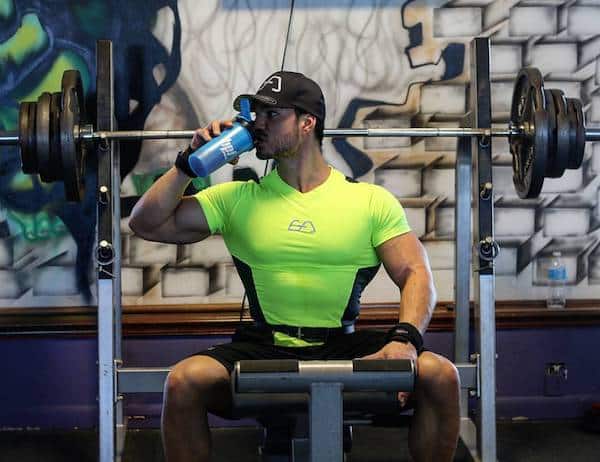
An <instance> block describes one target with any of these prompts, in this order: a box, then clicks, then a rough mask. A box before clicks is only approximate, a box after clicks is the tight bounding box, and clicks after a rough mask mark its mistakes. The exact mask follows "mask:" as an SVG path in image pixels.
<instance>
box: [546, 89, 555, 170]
mask: <svg viewBox="0 0 600 462" xmlns="http://www.w3.org/2000/svg"><path fill="white" fill-rule="evenodd" d="M544 96H545V98H546V113H547V114H548V130H549V136H548V159H546V172H545V173H544V176H546V177H550V176H552V174H553V173H554V172H555V169H556V116H557V112H556V107H555V105H554V98H553V96H552V93H551V92H550V90H544Z"/></svg>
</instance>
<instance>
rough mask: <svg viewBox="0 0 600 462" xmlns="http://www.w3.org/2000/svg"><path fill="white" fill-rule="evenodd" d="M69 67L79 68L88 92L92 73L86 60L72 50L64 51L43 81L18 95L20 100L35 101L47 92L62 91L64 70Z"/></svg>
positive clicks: (84, 89)
mask: <svg viewBox="0 0 600 462" xmlns="http://www.w3.org/2000/svg"><path fill="white" fill-rule="evenodd" d="M68 69H78V70H79V72H80V73H81V80H82V82H83V91H84V92H87V91H89V88H90V75H89V73H88V70H87V66H86V65H85V61H84V60H83V58H81V57H80V56H79V55H77V54H75V53H72V52H70V51H63V52H61V53H60V55H58V57H57V58H56V59H55V60H54V62H53V63H52V67H51V68H50V70H49V71H48V73H47V74H46V75H44V76H43V77H42V79H41V81H40V82H39V83H38V84H37V85H36V86H35V87H34V88H33V89H32V90H31V91H29V92H27V93H26V94H23V95H19V96H18V101H19V102H21V101H34V100H36V99H37V98H38V96H39V95H40V94H41V93H43V92H45V91H49V92H55V91H60V81H61V79H62V75H63V72H64V71H66V70H68Z"/></svg>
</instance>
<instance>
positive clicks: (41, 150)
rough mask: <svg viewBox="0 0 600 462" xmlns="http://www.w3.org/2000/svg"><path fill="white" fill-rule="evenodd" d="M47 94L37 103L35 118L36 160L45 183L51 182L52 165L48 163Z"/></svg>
mask: <svg viewBox="0 0 600 462" xmlns="http://www.w3.org/2000/svg"><path fill="white" fill-rule="evenodd" d="M51 99H52V96H51V95H50V93H48V92H44V93H42V94H41V95H40V96H39V98H38V102H37V109H36V116H35V133H36V146H37V159H38V168H39V172H38V173H39V174H40V179H41V180H42V181H44V182H46V183H49V182H51V181H52V172H51V170H52V164H51V162H50V100H51Z"/></svg>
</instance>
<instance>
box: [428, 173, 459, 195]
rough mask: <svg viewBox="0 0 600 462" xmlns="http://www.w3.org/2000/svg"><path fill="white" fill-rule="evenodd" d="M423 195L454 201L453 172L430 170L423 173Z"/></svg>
mask: <svg viewBox="0 0 600 462" xmlns="http://www.w3.org/2000/svg"><path fill="white" fill-rule="evenodd" d="M423 189H424V191H423V192H424V193H425V194H427V195H432V196H443V197H446V198H447V199H448V200H449V201H454V170H453V169H446V168H445V169H441V168H431V169H427V170H425V171H424V172H423Z"/></svg>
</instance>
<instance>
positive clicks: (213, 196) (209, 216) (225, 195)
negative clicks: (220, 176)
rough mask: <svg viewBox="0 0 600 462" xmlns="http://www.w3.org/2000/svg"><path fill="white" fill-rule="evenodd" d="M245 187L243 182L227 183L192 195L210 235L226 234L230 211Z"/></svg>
mask: <svg viewBox="0 0 600 462" xmlns="http://www.w3.org/2000/svg"><path fill="white" fill-rule="evenodd" d="M245 185H246V183H245V182H243V181H229V182H226V183H220V184H217V185H214V186H210V187H208V188H206V189H203V190H202V191H200V192H198V193H196V194H195V195H194V197H195V198H196V200H198V202H199V203H200V206H201V207H202V210H203V211H204V215H205V216H206V221H207V222H208V227H209V228H210V232H211V234H216V233H219V234H224V233H226V232H227V229H228V227H229V221H230V220H229V219H230V217H231V213H232V210H233V208H234V207H235V205H236V204H237V202H238V200H239V198H240V194H241V191H242V189H243V188H244V186H245Z"/></svg>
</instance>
